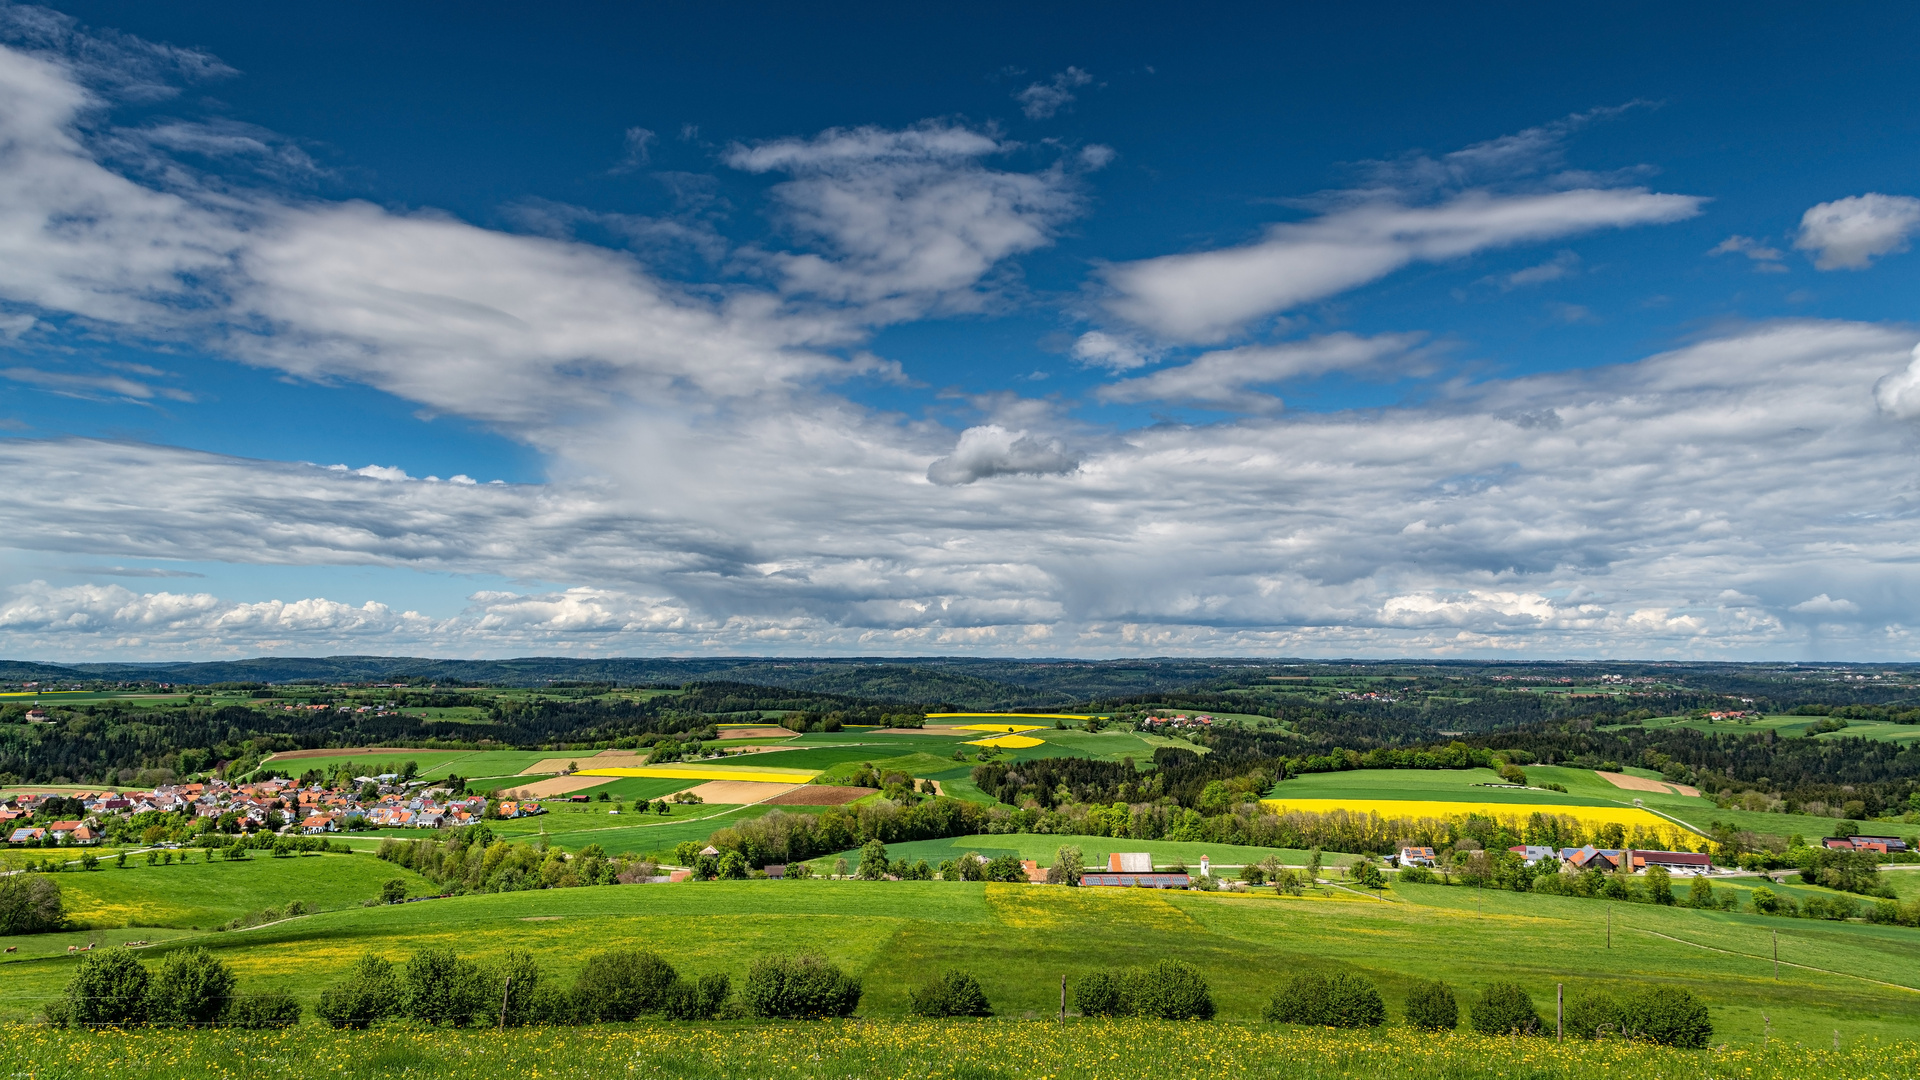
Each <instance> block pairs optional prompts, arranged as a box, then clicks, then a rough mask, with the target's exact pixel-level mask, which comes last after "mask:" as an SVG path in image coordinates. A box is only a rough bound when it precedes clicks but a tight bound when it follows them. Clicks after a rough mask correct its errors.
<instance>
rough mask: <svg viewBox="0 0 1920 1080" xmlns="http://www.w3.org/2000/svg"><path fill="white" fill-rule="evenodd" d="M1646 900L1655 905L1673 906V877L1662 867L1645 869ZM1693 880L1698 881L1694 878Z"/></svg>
mask: <svg viewBox="0 0 1920 1080" xmlns="http://www.w3.org/2000/svg"><path fill="white" fill-rule="evenodd" d="M1646 876H1647V880H1646V890H1647V899H1649V900H1652V901H1653V902H1654V903H1656V904H1664V905H1666V906H1668V907H1671V906H1673V875H1672V874H1670V873H1668V872H1667V868H1666V867H1664V866H1649V867H1647V875H1646ZM1694 880H1696V881H1697V880H1699V879H1698V878H1695V879H1694Z"/></svg>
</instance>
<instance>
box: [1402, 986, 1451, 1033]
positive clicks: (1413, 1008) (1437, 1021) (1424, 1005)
mask: <svg viewBox="0 0 1920 1080" xmlns="http://www.w3.org/2000/svg"><path fill="white" fill-rule="evenodd" d="M1407 1024H1408V1025H1409V1026H1411V1027H1417V1028H1420V1029H1422V1030H1424V1031H1452V1030H1453V1029H1454V1028H1457V1027H1459V1026H1460V1005H1459V1003H1458V1002H1456V1001H1454V999H1453V987H1451V986H1448V985H1447V984H1446V983H1443V982H1429V983H1420V984H1418V985H1416V986H1415V987H1414V988H1413V989H1412V990H1409V991H1407Z"/></svg>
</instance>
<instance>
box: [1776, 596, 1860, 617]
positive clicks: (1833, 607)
mask: <svg viewBox="0 0 1920 1080" xmlns="http://www.w3.org/2000/svg"><path fill="white" fill-rule="evenodd" d="M1787 610H1788V611H1791V612H1795V613H1796V614H1800V615H1826V616H1846V615H1858V614H1859V613H1860V605H1859V604H1856V603H1854V602H1853V601H1851V600H1836V599H1834V598H1833V597H1831V596H1828V595H1827V594H1826V593H1821V594H1820V595H1819V596H1814V597H1809V598H1808V599H1805V600H1802V601H1800V602H1799V603H1797V604H1795V605H1793V606H1792V607H1790V608H1788V609H1787Z"/></svg>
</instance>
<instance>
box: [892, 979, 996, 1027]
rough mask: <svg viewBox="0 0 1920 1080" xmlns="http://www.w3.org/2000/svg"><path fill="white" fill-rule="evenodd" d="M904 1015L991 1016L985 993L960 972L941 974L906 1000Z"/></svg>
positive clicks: (977, 984)
mask: <svg viewBox="0 0 1920 1080" xmlns="http://www.w3.org/2000/svg"><path fill="white" fill-rule="evenodd" d="M907 1011H908V1012H910V1013H912V1014H913V1015H915V1016H932V1017H942V1016H992V1015H993V1006H992V1005H990V1004H988V1003H987V995H986V991H984V990H982V989H980V983H979V982H978V981H977V980H976V979H974V977H973V976H972V975H970V974H968V973H967V972H964V971H944V972H941V973H940V974H938V975H935V976H934V977H933V978H932V979H930V980H928V981H927V984H926V985H925V986H923V987H921V988H920V989H918V990H915V991H912V992H911V993H909V994H908V996H907Z"/></svg>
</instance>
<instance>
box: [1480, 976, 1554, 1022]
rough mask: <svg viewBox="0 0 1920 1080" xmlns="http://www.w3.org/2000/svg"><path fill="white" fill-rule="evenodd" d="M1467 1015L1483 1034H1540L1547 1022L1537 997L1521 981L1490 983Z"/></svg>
mask: <svg viewBox="0 0 1920 1080" xmlns="http://www.w3.org/2000/svg"><path fill="white" fill-rule="evenodd" d="M1467 1015H1468V1017H1469V1018H1470V1019H1471V1020H1472V1022H1473V1030H1475V1031H1477V1032H1479V1033H1480V1034H1482V1035H1537V1034H1539V1032H1540V1029H1541V1027H1542V1026H1543V1025H1542V1024H1541V1021H1540V1014H1539V1012H1537V1011H1535V1009H1534V1007H1533V999H1532V998H1531V997H1528V996H1527V991H1526V988H1525V987H1523V986H1521V985H1520V984H1519V983H1510V982H1492V983H1488V984H1487V987H1486V989H1485V990H1483V991H1481V993H1480V1000H1479V1001H1476V1002H1474V1003H1473V1006H1472V1007H1471V1008H1470V1009H1469V1010H1468V1011H1467Z"/></svg>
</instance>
